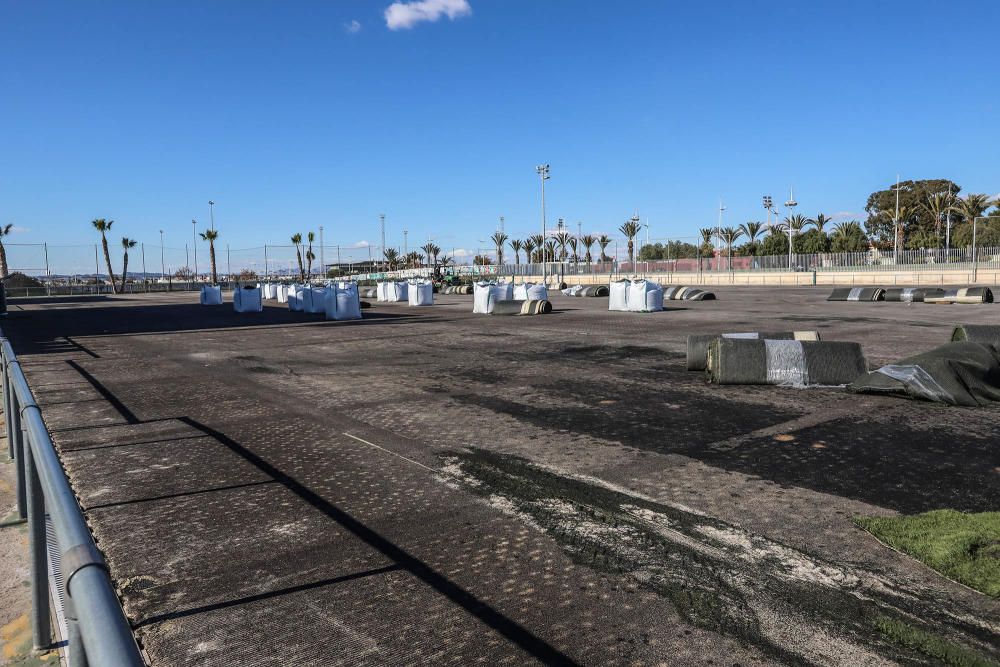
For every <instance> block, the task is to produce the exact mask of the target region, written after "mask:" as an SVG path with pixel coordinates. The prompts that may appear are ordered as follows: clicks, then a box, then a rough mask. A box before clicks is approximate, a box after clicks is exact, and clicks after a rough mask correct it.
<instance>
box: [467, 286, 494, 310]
mask: <svg viewBox="0 0 1000 667" xmlns="http://www.w3.org/2000/svg"><path fill="white" fill-rule="evenodd" d="M472 312H474V313H481V314H484V315H485V314H488V313H492V312H493V285H490V284H489V283H475V284H474V285H473V286H472Z"/></svg>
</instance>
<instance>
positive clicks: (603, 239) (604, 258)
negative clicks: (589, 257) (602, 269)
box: [597, 234, 611, 262]
mask: <svg viewBox="0 0 1000 667" xmlns="http://www.w3.org/2000/svg"><path fill="white" fill-rule="evenodd" d="M597 245H598V246H599V247H600V248H601V262H610V261H611V258H610V257H608V253H607V250H608V246H609V245H611V238H610V237H608V235H607V234H601V235H600V237H598V239H597Z"/></svg>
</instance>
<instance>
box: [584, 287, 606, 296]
mask: <svg viewBox="0 0 1000 667" xmlns="http://www.w3.org/2000/svg"><path fill="white" fill-rule="evenodd" d="M577 296H608V286H607V285H587V286H586V287H584V288H583V289H582V290H580V292H579V293H578V294H577Z"/></svg>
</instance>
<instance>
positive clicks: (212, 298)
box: [201, 285, 222, 306]
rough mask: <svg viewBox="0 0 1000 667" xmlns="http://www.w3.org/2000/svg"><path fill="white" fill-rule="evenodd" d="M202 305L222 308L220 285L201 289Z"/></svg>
mask: <svg viewBox="0 0 1000 667" xmlns="http://www.w3.org/2000/svg"><path fill="white" fill-rule="evenodd" d="M201 305H203V306H221V305H222V288H221V287H219V286H218V285H204V286H202V288H201Z"/></svg>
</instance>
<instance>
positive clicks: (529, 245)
mask: <svg viewBox="0 0 1000 667" xmlns="http://www.w3.org/2000/svg"><path fill="white" fill-rule="evenodd" d="M521 245H523V246H524V257H525V260H524V261H525V263H526V264H531V263H533V262H534V261H535V260H536V259H537V257H535V248H537V247H538V245H537V244H536V243H535V237H533V236H529V237H528V238H526V239H524V241H522V242H521Z"/></svg>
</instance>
